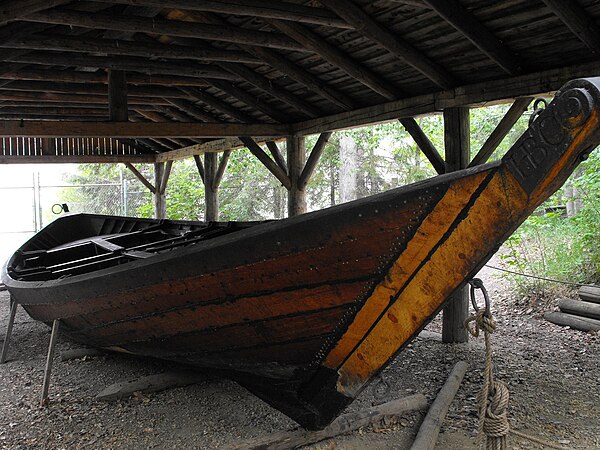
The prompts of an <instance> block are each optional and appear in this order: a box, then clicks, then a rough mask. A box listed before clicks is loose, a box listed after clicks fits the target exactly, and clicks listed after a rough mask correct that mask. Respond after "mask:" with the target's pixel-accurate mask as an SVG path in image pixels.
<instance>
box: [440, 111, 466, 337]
mask: <svg viewBox="0 0 600 450" xmlns="http://www.w3.org/2000/svg"><path fill="white" fill-rule="evenodd" d="M469 126H470V124H469V108H466V107H457V108H446V109H445V110H444V144H445V149H446V173H449V172H454V171H456V170H461V169H464V168H466V167H467V166H468V165H469V156H470V144H469V137H470V129H469ZM468 315H469V290H468V288H467V287H463V288H460V289H458V290H457V291H456V292H455V293H454V295H453V296H452V298H451V299H450V300H449V301H448V304H447V305H446V307H445V308H444V315H443V319H442V341H443V342H446V343H455V342H467V341H468V340H469V334H468V333H467V330H466V329H465V327H464V321H465V320H466V318H467V316H468Z"/></svg>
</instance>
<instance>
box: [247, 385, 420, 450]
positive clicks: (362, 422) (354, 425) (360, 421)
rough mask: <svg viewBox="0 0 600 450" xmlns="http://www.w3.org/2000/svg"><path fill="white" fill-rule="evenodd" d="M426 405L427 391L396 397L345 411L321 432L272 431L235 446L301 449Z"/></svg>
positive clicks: (255, 449) (264, 449)
mask: <svg viewBox="0 0 600 450" xmlns="http://www.w3.org/2000/svg"><path fill="white" fill-rule="evenodd" d="M426 407H427V399H426V398H425V396H423V394H415V395H411V396H409V397H404V398H400V399H398V400H392V401H391V402H387V403H384V404H382V405H377V406H373V407H372V408H369V409H366V410H363V411H358V412H355V413H349V414H344V415H343V416H340V417H338V418H337V419H336V420H334V421H333V422H332V423H331V425H329V426H328V427H327V428H325V429H323V430H320V431H306V430H303V429H296V430H291V431H286V432H282V433H277V434H272V435H270V436H268V437H267V438H264V439H260V440H255V441H251V442H247V443H243V444H240V445H239V446H237V447H235V448H236V449H237V450H242V449H243V450H267V449H268V450H277V449H280V450H283V449H286V450H287V449H295V448H300V447H304V446H306V445H310V444H314V443H316V442H320V441H323V440H325V439H331V438H332V437H335V436H339V435H341V434H347V433H351V432H352V431H354V430H357V429H359V428H361V427H364V426H367V425H371V424H374V423H378V422H380V421H381V420H383V419H385V418H388V417H392V416H399V415H401V414H405V413H407V412H410V411H416V410H421V409H425V408H426Z"/></svg>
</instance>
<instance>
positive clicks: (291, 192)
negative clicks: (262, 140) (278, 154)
mask: <svg viewBox="0 0 600 450" xmlns="http://www.w3.org/2000/svg"><path fill="white" fill-rule="evenodd" d="M305 143H306V139H305V137H304V136H289V137H288V138H287V146H286V149H287V164H288V174H289V180H290V187H288V188H287V189H288V217H293V216H298V215H300V214H304V213H305V212H306V211H307V203H306V191H305V190H304V189H302V187H301V186H300V175H301V173H302V168H303V167H304V163H305V161H306V144H305Z"/></svg>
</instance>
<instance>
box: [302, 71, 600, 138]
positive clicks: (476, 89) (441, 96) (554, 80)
mask: <svg viewBox="0 0 600 450" xmlns="http://www.w3.org/2000/svg"><path fill="white" fill-rule="evenodd" d="M598 73H600V61H594V62H591V63H586V64H579V65H573V66H568V67H562V68H560V69H551V70H544V71H540V72H535V73H530V74H527V75H519V76H516V77H510V78H503V79H497V80H489V81H486V82H482V83H473V84H468V85H464V86H461V87H457V88H455V89H451V90H447V91H441V92H437V93H433V94H425V95H418V96H414V97H407V98H403V99H401V100H396V101H393V102H387V103H383V104H379V105H375V106H369V107H366V108H360V109H356V110H353V111H347V112H342V113H337V114H331V115H328V116H323V117H319V118H318V119H312V120H306V121H302V122H297V123H295V124H293V126H292V132H293V133H299V134H304V135H306V134H315V133H321V132H323V131H334V130H343V129H347V128H352V127H358V126H363V125H368V124H376V123H381V122H388V121H391V120H396V119H399V118H408V117H415V116H418V115H421V114H428V113H432V112H436V111H440V110H442V109H444V108H448V107H453V106H466V105H471V106H477V105H484V104H490V103H492V102H499V101H506V100H509V99H513V98H516V97H524V96H534V95H543V94H548V93H551V92H554V91H556V90H558V89H559V88H560V87H561V86H562V85H563V84H565V83H566V82H567V81H569V80H572V79H573V78H582V77H594V76H597V74H598Z"/></svg>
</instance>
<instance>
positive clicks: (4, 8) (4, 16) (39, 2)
mask: <svg viewBox="0 0 600 450" xmlns="http://www.w3.org/2000/svg"><path fill="white" fill-rule="evenodd" d="M71 1H72V0H20V1H18V2H15V1H14V0H4V1H2V2H0V26H2V25H6V24H7V23H8V22H11V21H13V20H18V19H21V18H23V17H25V16H27V15H29V14H32V13H36V12H38V11H43V10H44V9H48V8H54V7H55V6H59V5H64V4H65V3H70V2H71Z"/></svg>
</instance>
